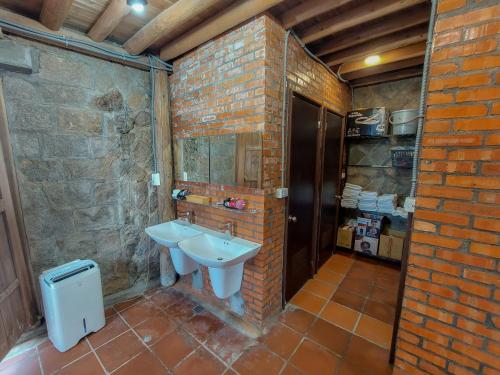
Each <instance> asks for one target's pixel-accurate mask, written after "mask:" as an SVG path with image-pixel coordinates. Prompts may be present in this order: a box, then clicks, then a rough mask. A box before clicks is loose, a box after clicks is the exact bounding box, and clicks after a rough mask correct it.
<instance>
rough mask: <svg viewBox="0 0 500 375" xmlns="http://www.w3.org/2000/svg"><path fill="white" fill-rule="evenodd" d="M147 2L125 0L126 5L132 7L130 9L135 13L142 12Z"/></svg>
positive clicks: (143, 0)
mask: <svg viewBox="0 0 500 375" xmlns="http://www.w3.org/2000/svg"><path fill="white" fill-rule="evenodd" d="M147 4H148V1H147V0H127V5H129V6H130V7H132V10H133V11H134V12H136V13H142V12H144V9H145V8H146V5H147Z"/></svg>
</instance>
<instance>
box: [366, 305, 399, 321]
mask: <svg viewBox="0 0 500 375" xmlns="http://www.w3.org/2000/svg"><path fill="white" fill-rule="evenodd" d="M364 313H365V314H366V315H368V316H371V317H372V318H375V319H378V320H381V321H383V322H384V323H387V324H390V325H394V317H395V315H396V308H395V307H393V306H391V305H389V304H387V303H380V302H377V301H373V300H371V299H368V300H367V301H366V306H365V309H364Z"/></svg>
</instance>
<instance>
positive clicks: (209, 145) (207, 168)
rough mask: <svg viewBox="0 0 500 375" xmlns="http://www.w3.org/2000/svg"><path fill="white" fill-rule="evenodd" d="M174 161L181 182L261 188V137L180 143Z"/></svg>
mask: <svg viewBox="0 0 500 375" xmlns="http://www.w3.org/2000/svg"><path fill="white" fill-rule="evenodd" d="M174 158H175V170H176V178H177V180H180V181H192V182H209V183H212V184H221V185H237V186H245V187H252V188H260V187H262V135H261V133H242V134H226V135H215V136H211V137H198V138H185V139H177V140H176V141H175V144H174Z"/></svg>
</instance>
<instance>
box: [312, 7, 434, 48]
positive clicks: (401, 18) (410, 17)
mask: <svg viewBox="0 0 500 375" xmlns="http://www.w3.org/2000/svg"><path fill="white" fill-rule="evenodd" d="M429 16H430V9H429V5H428V4H427V3H424V4H421V5H419V6H417V7H412V8H410V9H406V10H404V11H402V12H397V13H395V14H391V15H390V16H387V17H383V18H380V19H377V20H375V21H374V22H372V23H370V24H368V25H363V26H358V27H356V29H349V30H346V31H345V33H342V35H337V36H335V38H332V39H331V40H329V41H327V42H325V43H322V44H321V45H320V46H319V47H318V48H316V49H315V50H314V52H315V54H316V55H317V56H324V55H327V54H329V53H333V52H337V51H340V50H343V49H345V48H348V47H352V46H355V45H357V44H361V43H364V42H367V41H369V40H372V39H375V38H379V37H381V36H385V35H389V34H392V33H396V32H398V31H400V30H402V29H406V28H408V27H412V26H416V25H419V24H421V23H424V22H427V21H428V20H429Z"/></svg>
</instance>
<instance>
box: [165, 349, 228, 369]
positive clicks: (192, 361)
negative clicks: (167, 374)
mask: <svg viewBox="0 0 500 375" xmlns="http://www.w3.org/2000/svg"><path fill="white" fill-rule="evenodd" d="M225 370H226V366H224V365H223V364H222V362H221V361H219V360H218V359H217V358H215V357H214V356H213V355H212V354H210V353H209V352H208V351H207V350H206V349H204V348H202V347H199V348H198V349H197V350H196V351H195V352H194V353H193V354H191V355H190V356H189V357H187V358H186V360H185V361H183V362H181V363H180V364H179V365H178V366H177V367H176V368H175V369H174V371H173V373H174V375H219V374H222V373H223V372H224V371H225Z"/></svg>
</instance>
